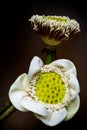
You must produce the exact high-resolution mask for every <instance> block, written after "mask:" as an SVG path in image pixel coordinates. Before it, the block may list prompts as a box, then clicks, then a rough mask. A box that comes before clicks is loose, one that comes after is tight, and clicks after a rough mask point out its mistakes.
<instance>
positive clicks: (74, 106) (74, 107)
mask: <svg viewBox="0 0 87 130" xmlns="http://www.w3.org/2000/svg"><path fill="white" fill-rule="evenodd" d="M79 107H80V97H79V95H78V96H77V97H76V98H75V99H74V100H73V101H72V102H70V104H69V106H67V107H66V110H67V116H66V118H65V121H68V120H70V119H71V118H72V117H73V116H74V115H75V114H76V113H77V111H78V109H79Z"/></svg>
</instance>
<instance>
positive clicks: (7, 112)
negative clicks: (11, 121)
mask: <svg viewBox="0 0 87 130" xmlns="http://www.w3.org/2000/svg"><path fill="white" fill-rule="evenodd" d="M15 111H16V108H15V107H14V106H13V105H10V106H9V107H8V109H7V110H5V111H4V112H3V114H2V115H0V121H3V120H5V119H7V117H9V116H10V115H11V114H12V113H13V112H15Z"/></svg>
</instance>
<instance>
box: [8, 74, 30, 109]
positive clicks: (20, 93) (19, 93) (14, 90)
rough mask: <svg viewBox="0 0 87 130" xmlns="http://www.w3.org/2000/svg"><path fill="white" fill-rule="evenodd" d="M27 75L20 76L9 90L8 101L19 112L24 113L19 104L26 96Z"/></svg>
mask: <svg viewBox="0 0 87 130" xmlns="http://www.w3.org/2000/svg"><path fill="white" fill-rule="evenodd" d="M27 81H28V76H27V74H22V75H20V76H19V77H18V78H17V79H16V81H15V82H14V83H13V84H12V85H11V87H10V89H9V93H8V95H9V99H10V100H11V102H12V104H13V105H14V106H15V107H16V108H17V109H18V110H20V111H26V110H25V109H24V108H23V107H22V106H21V104H20V102H21V100H22V98H23V97H24V96H26V95H27V93H26V88H27V87H28V82H27Z"/></svg>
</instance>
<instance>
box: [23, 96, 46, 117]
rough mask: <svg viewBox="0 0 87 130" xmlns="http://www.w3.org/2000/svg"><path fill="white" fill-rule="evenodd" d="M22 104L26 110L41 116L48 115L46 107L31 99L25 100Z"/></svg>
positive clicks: (26, 98)
mask: <svg viewBox="0 0 87 130" xmlns="http://www.w3.org/2000/svg"><path fill="white" fill-rule="evenodd" d="M21 104H22V106H23V107H24V108H25V109H27V110H29V111H32V112H34V113H37V114H39V115H40V116H47V115H48V112H47V110H46V108H45V107H44V105H43V104H41V103H37V102H35V101H34V100H33V99H31V98H30V97H25V98H23V100H22V101H21Z"/></svg>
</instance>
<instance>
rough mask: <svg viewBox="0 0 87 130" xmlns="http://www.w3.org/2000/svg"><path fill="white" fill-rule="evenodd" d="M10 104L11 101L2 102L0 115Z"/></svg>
mask: <svg viewBox="0 0 87 130" xmlns="http://www.w3.org/2000/svg"><path fill="white" fill-rule="evenodd" d="M11 105H12V104H11V102H7V103H6V104H4V105H3V106H2V107H1V109H0V115H1V114H3V113H4V112H5V111H6V110H7V109H8V108H9V107H10V106H11Z"/></svg>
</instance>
